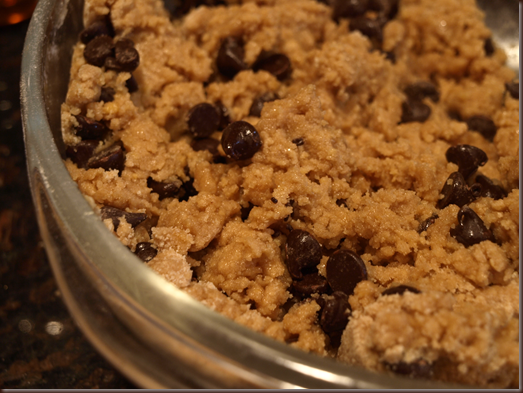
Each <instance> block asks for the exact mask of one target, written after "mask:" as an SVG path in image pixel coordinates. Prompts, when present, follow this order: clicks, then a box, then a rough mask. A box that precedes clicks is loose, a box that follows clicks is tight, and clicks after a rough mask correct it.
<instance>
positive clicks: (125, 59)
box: [114, 38, 140, 72]
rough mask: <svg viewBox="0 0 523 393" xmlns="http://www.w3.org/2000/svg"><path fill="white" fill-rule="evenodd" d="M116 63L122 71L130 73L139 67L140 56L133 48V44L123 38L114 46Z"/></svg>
mask: <svg viewBox="0 0 523 393" xmlns="http://www.w3.org/2000/svg"><path fill="white" fill-rule="evenodd" d="M114 54H115V58H116V62H117V63H118V65H119V66H120V69H121V70H122V71H126V72H132V71H134V70H135V69H136V68H138V65H140V54H139V53H138V51H137V50H136V48H135V47H134V42H133V41H132V40H130V39H127V38H123V39H121V40H119V41H117V42H116V44H115V45H114Z"/></svg>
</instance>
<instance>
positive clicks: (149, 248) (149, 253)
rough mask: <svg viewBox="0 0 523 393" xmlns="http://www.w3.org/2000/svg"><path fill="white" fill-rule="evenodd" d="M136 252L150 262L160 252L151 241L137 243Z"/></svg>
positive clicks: (139, 256)
mask: <svg viewBox="0 0 523 393" xmlns="http://www.w3.org/2000/svg"><path fill="white" fill-rule="evenodd" d="M134 253H135V254H136V256H137V257H138V258H140V259H141V260H142V261H144V262H149V261H150V260H151V259H153V258H154V257H155V256H156V254H158V250H157V249H156V248H154V247H153V245H152V244H151V243H149V242H141V243H138V244H137V245H136V249H135V250H134Z"/></svg>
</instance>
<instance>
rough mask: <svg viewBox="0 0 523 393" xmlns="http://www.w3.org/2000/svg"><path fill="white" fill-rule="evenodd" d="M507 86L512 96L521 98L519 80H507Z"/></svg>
mask: <svg viewBox="0 0 523 393" xmlns="http://www.w3.org/2000/svg"><path fill="white" fill-rule="evenodd" d="M505 87H506V88H507V91H508V92H509V93H510V95H511V96H512V98H514V99H516V100H519V82H507V83H505Z"/></svg>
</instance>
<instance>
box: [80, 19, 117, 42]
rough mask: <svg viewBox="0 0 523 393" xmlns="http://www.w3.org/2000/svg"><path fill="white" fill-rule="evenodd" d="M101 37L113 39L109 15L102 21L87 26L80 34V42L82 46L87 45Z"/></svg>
mask: <svg viewBox="0 0 523 393" xmlns="http://www.w3.org/2000/svg"><path fill="white" fill-rule="evenodd" d="M101 35H107V36H109V37H114V28H113V24H112V23H111V18H110V17H109V15H107V17H105V18H103V19H99V20H96V21H94V22H93V23H91V24H90V25H89V26H87V27H86V28H85V29H84V30H83V31H82V32H81V33H80V41H82V43H84V44H88V43H89V42H91V41H92V40H93V38H95V37H98V36H101Z"/></svg>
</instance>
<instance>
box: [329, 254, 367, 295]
mask: <svg viewBox="0 0 523 393" xmlns="http://www.w3.org/2000/svg"><path fill="white" fill-rule="evenodd" d="M326 270H327V281H328V282H329V285H330V286H331V288H332V290H333V291H341V292H344V293H345V294H347V296H350V295H352V294H353V292H354V288H356V285H358V283H359V282H360V281H363V280H366V279H367V268H366V267H365V263H364V262H363V260H362V259H361V258H360V256H359V255H358V254H356V253H354V252H352V251H349V250H338V251H336V252H334V253H333V254H332V255H331V256H330V258H329V260H328V261H327V266H326Z"/></svg>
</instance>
